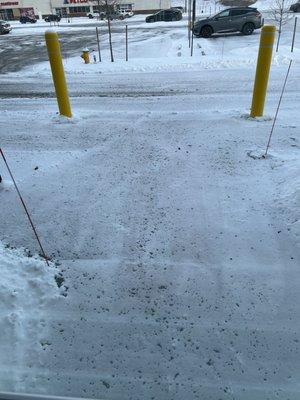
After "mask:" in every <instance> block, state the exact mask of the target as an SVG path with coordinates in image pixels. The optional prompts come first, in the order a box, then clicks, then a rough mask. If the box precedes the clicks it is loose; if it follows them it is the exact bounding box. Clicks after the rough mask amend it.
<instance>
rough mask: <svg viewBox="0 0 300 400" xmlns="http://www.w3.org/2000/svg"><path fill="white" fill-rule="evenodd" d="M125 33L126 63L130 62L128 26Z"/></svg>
mask: <svg viewBox="0 0 300 400" xmlns="http://www.w3.org/2000/svg"><path fill="white" fill-rule="evenodd" d="M125 33H126V61H128V25H126V29H125Z"/></svg>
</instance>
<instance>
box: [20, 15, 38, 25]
mask: <svg viewBox="0 0 300 400" xmlns="http://www.w3.org/2000/svg"><path fill="white" fill-rule="evenodd" d="M20 22H21V24H27V23H29V24H35V23H36V18H34V17H29V16H23V17H20Z"/></svg>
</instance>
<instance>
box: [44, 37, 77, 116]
mask: <svg viewBox="0 0 300 400" xmlns="http://www.w3.org/2000/svg"><path fill="white" fill-rule="evenodd" d="M45 38H46V45H47V50H48V55H49V61H50V65H51V71H52V77H53V82H54V87H55V92H56V97H57V103H58V108H59V113H60V115H64V116H65V117H69V118H71V117H72V111H71V105H70V100H69V95H68V87H67V82H66V77H65V71H64V67H63V63H62V57H61V51H60V44H59V39H58V34H57V33H56V32H51V31H48V32H46V33H45Z"/></svg>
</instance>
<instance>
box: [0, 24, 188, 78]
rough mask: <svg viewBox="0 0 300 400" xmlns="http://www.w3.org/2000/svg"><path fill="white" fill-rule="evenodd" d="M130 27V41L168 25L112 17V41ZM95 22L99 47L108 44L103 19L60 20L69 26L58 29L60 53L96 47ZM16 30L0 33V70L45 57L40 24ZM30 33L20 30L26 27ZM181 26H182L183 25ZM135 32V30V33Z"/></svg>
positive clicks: (121, 40)
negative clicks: (145, 24)
mask: <svg viewBox="0 0 300 400" xmlns="http://www.w3.org/2000/svg"><path fill="white" fill-rule="evenodd" d="M126 24H127V25H128V27H129V37H130V43H131V44H134V43H136V42H139V41H143V40H146V39H147V38H149V36H156V35H163V34H164V31H165V30H168V29H171V28H172V26H171V25H170V27H169V28H168V27H165V28H159V27H158V28H157V29H153V28H152V29H150V30H148V29H146V28H144V27H143V26H141V27H139V26H137V22H136V21H133V20H126V21H115V22H113V23H112V33H113V43H114V48H115V49H117V48H118V47H119V46H120V45H123V43H124V38H125V25H126ZM96 26H98V27H99V28H100V31H101V47H102V49H105V48H107V47H108V30H107V26H106V24H105V23H103V22H101V23H96V22H95V23H93V22H92V23H86V24H72V26H68V24H66V23H63V24H60V26H59V28H60V29H64V28H66V29H67V28H70V31H67V30H62V31H60V32H59V36H60V42H61V49H62V54H63V57H64V58H66V57H70V56H75V55H78V56H80V54H81V50H82V49H83V48H85V47H88V48H89V49H97V42H96V34H95V28H96ZM13 29H14V30H16V29H18V34H15V35H14V34H10V35H3V36H0V49H1V50H0V55H1V57H0V74H6V73H8V72H17V71H20V70H21V69H22V68H24V67H27V66H29V65H32V64H35V63H38V62H41V61H46V60H47V59H48V56H47V50H46V47H45V40H44V33H42V32H41V33H36V32H39V31H40V30H41V26H37V27H35V26H30V27H18V28H13ZM25 29H26V31H27V32H30V33H28V34H27V33H26V34H25V33H24V34H23V35H21V34H20V31H21V32H22V31H23V30H25ZM182 29H184V26H182ZM137 33H138V34H137Z"/></svg>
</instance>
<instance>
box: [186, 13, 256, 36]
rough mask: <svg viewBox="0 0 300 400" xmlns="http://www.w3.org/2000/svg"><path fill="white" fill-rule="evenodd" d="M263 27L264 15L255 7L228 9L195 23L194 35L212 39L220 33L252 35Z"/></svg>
mask: <svg viewBox="0 0 300 400" xmlns="http://www.w3.org/2000/svg"><path fill="white" fill-rule="evenodd" d="M261 27H262V15H261V13H260V12H259V11H257V9H256V8H253V7H235V8H228V9H227V10H224V11H221V12H220V13H218V14H216V15H214V16H212V17H209V18H205V19H199V20H197V21H196V22H195V24H194V28H193V33H194V35H195V36H197V37H200V36H202V37H205V38H208V37H210V36H211V35H212V34H213V33H218V32H242V33H243V34H244V35H252V33H253V31H254V29H259V28H261Z"/></svg>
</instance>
